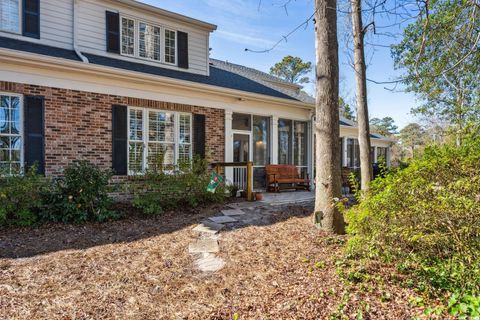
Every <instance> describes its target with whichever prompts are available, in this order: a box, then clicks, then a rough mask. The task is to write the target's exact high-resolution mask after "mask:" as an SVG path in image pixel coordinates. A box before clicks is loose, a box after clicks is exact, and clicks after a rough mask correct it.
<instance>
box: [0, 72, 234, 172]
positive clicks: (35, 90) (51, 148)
mask: <svg viewBox="0 0 480 320" xmlns="http://www.w3.org/2000/svg"><path fill="white" fill-rule="evenodd" d="M0 91H2V92H14V93H19V94H24V95H38V96H44V97H45V171H46V174H47V175H56V174H58V173H59V172H60V171H61V169H62V168H63V167H64V166H66V165H67V164H69V163H71V162H72V161H74V160H89V161H91V162H93V163H96V164H98V165H100V166H102V167H105V168H110V167H111V164H112V105H113V104H123V105H128V106H135V107H147V108H152V109H159V110H171V111H182V112H191V113H199V114H205V115H206V131H207V134H206V146H207V155H208V157H209V160H211V161H223V160H224V149H225V148H224V147H225V137H224V132H225V129H224V127H225V120H224V119H225V112H224V110H221V109H213V108H205V107H198V106H191V105H184V104H176V103H169V102H163V101H152V100H145V99H136V98H129V97H122V96H115V95H106V94H99V93H93V92H85V91H76V90H66V89H59V88H50V87H43V86H34V85H29V84H20V83H13V82H2V81H0ZM193 139H195V137H193Z"/></svg>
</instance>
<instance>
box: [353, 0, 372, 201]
mask: <svg viewBox="0 0 480 320" xmlns="http://www.w3.org/2000/svg"><path fill="white" fill-rule="evenodd" d="M351 2H352V26H353V44H354V47H353V53H354V57H353V59H354V67H355V79H356V84H357V88H356V89H357V90H356V93H357V94H356V96H357V122H358V145H359V147H360V172H361V173H360V179H361V189H362V191H364V192H366V191H367V190H368V184H369V183H370V181H371V180H372V178H373V168H372V157H371V154H370V125H369V119H368V105H367V75H366V72H367V71H366V65H365V46H364V43H363V38H364V31H363V23H362V0H351Z"/></svg>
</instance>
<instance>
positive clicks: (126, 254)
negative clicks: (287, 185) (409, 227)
mask: <svg viewBox="0 0 480 320" xmlns="http://www.w3.org/2000/svg"><path fill="white" fill-rule="evenodd" d="M310 211H311V209H310V208H302V207H289V208H284V209H282V210H281V211H279V212H277V213H275V214H274V215H273V218H272V223H271V224H269V225H266V226H261V227H260V226H249V227H245V228H241V229H237V230H230V231H226V232H222V236H221V241H220V247H221V253H220V254H219V255H220V256H221V257H222V258H223V259H224V260H225V261H226V266H225V268H224V269H222V270H221V271H219V272H217V273H214V274H203V273H201V272H199V271H197V270H195V268H194V263H193V261H194V260H193V258H192V256H191V255H189V254H188V252H187V247H188V243H189V242H191V241H193V240H194V239H196V237H197V236H196V235H195V234H194V232H192V231H191V229H192V227H193V226H194V224H195V223H197V222H198V221H200V220H201V219H202V218H203V217H205V216H208V215H211V214H213V213H215V212H218V207H217V208H210V209H207V210H203V211H202V212H201V213H199V214H198V213H197V214H196V215H191V214H187V213H184V214H178V213H177V214H175V215H173V214H170V215H169V214H167V215H164V216H162V217H157V218H149V219H140V218H132V219H127V220H123V221H116V222H110V223H107V224H101V225H99V224H87V225H84V226H71V225H70V226H69V225H54V226H44V227H40V228H37V229H34V230H31V229H23V230H22V229H16V230H0V249H1V251H0V256H1V258H0V318H1V319H113V318H115V319H328V318H334V319H340V318H352V319H410V318H411V317H412V316H413V315H415V314H421V310H420V309H419V308H418V307H413V306H412V305H411V304H409V302H408V301H409V299H410V297H411V296H413V295H414V293H413V292H412V291H410V290H408V289H405V288H402V287H401V286H399V285H398V284H397V282H395V283H393V282H392V283H390V282H378V281H377V282H367V283H360V284H355V285H354V284H351V283H350V282H346V281H343V280H341V278H340V277H339V276H338V271H337V269H338V266H339V264H341V257H342V247H343V244H344V240H345V237H330V236H327V235H325V234H322V233H320V232H319V231H318V230H316V229H315V228H314V227H313V226H312V224H311V221H310V218H309V216H308V212H310ZM384 270H385V271H383V272H385V273H386V274H388V273H390V272H392V271H391V270H390V269H388V268H386V269H384Z"/></svg>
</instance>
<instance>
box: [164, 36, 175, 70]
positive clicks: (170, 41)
mask: <svg viewBox="0 0 480 320" xmlns="http://www.w3.org/2000/svg"><path fill="white" fill-rule="evenodd" d="M176 35H177V33H176V32H175V31H172V30H168V29H165V62H166V63H172V64H175V63H176V61H175V60H176V59H175V55H176V50H175V48H176V42H177V37H176Z"/></svg>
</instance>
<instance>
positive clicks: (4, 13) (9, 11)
mask: <svg viewBox="0 0 480 320" xmlns="http://www.w3.org/2000/svg"><path fill="white" fill-rule="evenodd" d="M0 30H1V31H7V32H14V33H20V0H2V1H0Z"/></svg>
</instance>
